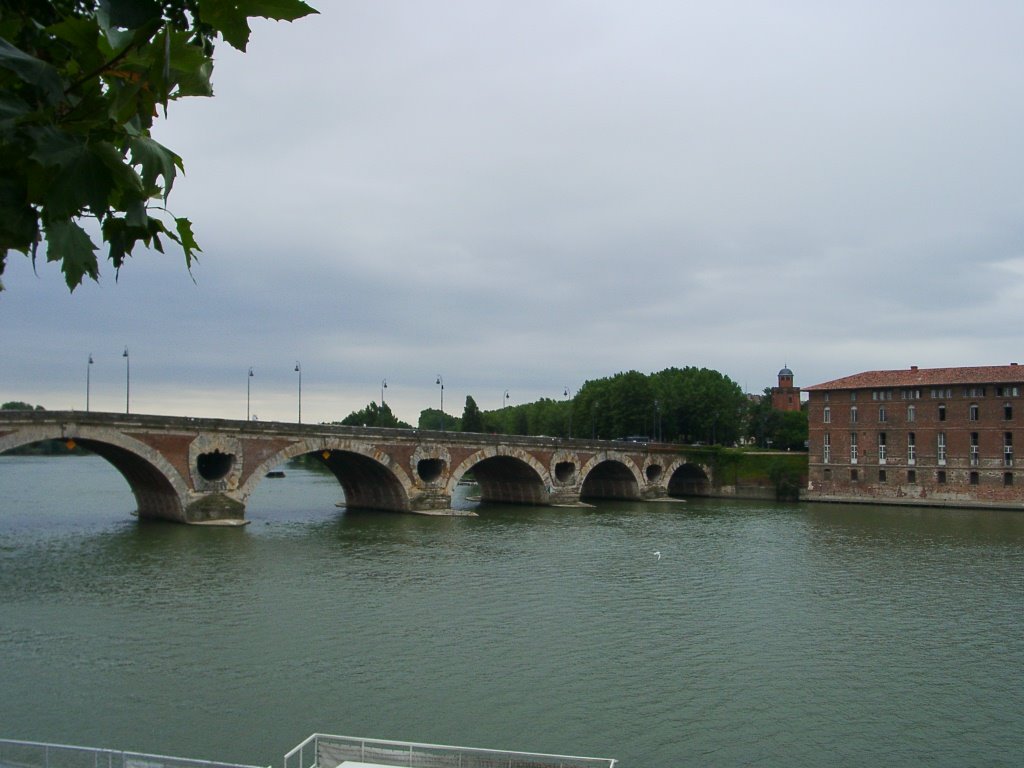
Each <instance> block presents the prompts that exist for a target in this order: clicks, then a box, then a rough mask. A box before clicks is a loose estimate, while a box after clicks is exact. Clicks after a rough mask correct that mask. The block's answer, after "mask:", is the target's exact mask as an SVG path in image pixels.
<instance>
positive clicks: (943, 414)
mask: <svg viewBox="0 0 1024 768" xmlns="http://www.w3.org/2000/svg"><path fill="white" fill-rule="evenodd" d="M945 420H946V406H945V405H944V404H942V403H940V404H939V421H945Z"/></svg>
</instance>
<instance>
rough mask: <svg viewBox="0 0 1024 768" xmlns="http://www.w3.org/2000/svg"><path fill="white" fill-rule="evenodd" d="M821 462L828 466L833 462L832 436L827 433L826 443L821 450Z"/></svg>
mask: <svg viewBox="0 0 1024 768" xmlns="http://www.w3.org/2000/svg"><path fill="white" fill-rule="evenodd" d="M821 460H822V461H823V462H825V463H826V464H828V463H829V462H830V461H832V435H830V434H829V433H828V432H826V433H825V443H824V445H823V446H822V449H821Z"/></svg>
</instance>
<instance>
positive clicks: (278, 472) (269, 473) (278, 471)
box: [267, 469, 284, 477]
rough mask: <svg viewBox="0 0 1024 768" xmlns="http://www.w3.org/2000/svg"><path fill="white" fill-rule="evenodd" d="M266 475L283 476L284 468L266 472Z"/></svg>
mask: <svg viewBox="0 0 1024 768" xmlns="http://www.w3.org/2000/svg"><path fill="white" fill-rule="evenodd" d="M267 477H284V470H281V469H275V470H272V471H271V472H267Z"/></svg>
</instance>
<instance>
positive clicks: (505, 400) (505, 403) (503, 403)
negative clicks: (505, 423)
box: [501, 389, 508, 408]
mask: <svg viewBox="0 0 1024 768" xmlns="http://www.w3.org/2000/svg"><path fill="white" fill-rule="evenodd" d="M501 407H502V408H506V407H508V390H507V389H506V390H505V396H504V397H502V398H501Z"/></svg>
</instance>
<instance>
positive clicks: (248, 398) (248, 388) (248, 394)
mask: <svg viewBox="0 0 1024 768" xmlns="http://www.w3.org/2000/svg"><path fill="white" fill-rule="evenodd" d="M252 376H253V373H252V366H249V375H248V376H246V378H245V420H246V421H251V420H252V419H251V418H250V416H249V405H250V404H251V403H252Z"/></svg>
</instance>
